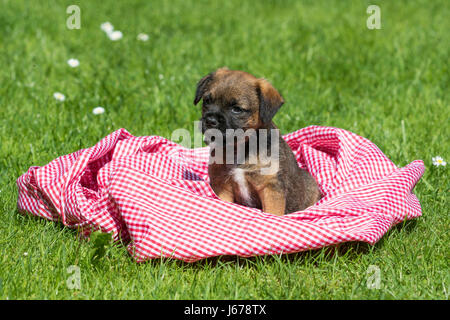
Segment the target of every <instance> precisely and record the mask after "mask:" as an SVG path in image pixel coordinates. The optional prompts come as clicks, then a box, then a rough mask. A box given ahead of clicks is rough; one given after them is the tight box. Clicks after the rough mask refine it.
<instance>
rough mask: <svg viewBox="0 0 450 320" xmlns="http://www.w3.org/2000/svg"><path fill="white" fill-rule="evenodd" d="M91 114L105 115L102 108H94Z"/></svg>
mask: <svg viewBox="0 0 450 320" xmlns="http://www.w3.org/2000/svg"><path fill="white" fill-rule="evenodd" d="M92 113H93V114H96V115H97V114H102V113H105V109H104V108H102V107H96V108H94V109H93V110H92Z"/></svg>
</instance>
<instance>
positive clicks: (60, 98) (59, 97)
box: [53, 92, 66, 101]
mask: <svg viewBox="0 0 450 320" xmlns="http://www.w3.org/2000/svg"><path fill="white" fill-rule="evenodd" d="M53 98H55V99H56V100H58V101H64V100H66V96H65V95H63V94H62V93H61V92H55V93H54V94H53Z"/></svg>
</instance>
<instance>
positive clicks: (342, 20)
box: [0, 0, 450, 299]
mask: <svg viewBox="0 0 450 320" xmlns="http://www.w3.org/2000/svg"><path fill="white" fill-rule="evenodd" d="M0 4H1V6H0V35H1V36H0V65H1V69H0V84H1V86H0V218H1V221H2V223H1V224H0V299H448V295H449V290H450V286H449V285H450V283H449V280H450V277H449V275H450V274H449V252H450V250H449V243H450V239H449V211H448V205H449V201H448V200H449V197H448V194H449V179H448V167H446V166H439V167H436V166H434V165H433V163H432V157H435V156H442V157H443V158H444V160H447V161H448V160H450V153H449V150H450V148H449V130H448V129H449V126H448V122H449V111H450V108H449V93H450V91H449V69H448V67H449V43H450V34H449V32H448V30H450V23H449V20H448V17H449V13H450V12H449V11H450V6H449V3H448V1H444V0H442V1H432V2H430V1H411V0H410V1H370V2H369V1H312V0H311V1H270V0H258V1H242V0H232V1H230V0H227V1H206V0H205V1H203V0H176V1H175V0H171V1H113V0H103V1H98V0H95V1H94V0H91V1H87V0H86V1H75V0H69V1H25V0H0ZM72 4H76V5H78V6H79V7H80V9H81V15H80V17H81V28H80V29H73V30H71V29H68V28H67V26H66V20H67V18H68V17H69V14H67V13H66V8H67V7H68V6H69V5H72ZM370 4H377V5H378V6H379V7H380V9H381V29H379V30H369V29H368V28H367V26H366V20H367V18H368V17H369V14H368V13H366V9H367V7H368V6H369V5H370ZM106 21H109V22H111V23H112V24H113V25H114V27H115V28H116V29H117V30H120V31H121V32H122V33H123V38H122V39H119V40H117V41H112V40H110V39H109V38H108V37H107V36H106V35H105V33H104V32H103V31H102V30H101V29H100V25H101V24H102V23H103V22H106ZM139 33H146V34H148V36H149V39H148V41H139V40H137V35H138V34H139ZM70 58H76V59H78V60H79V62H80V65H79V66H78V67H76V68H71V67H70V66H69V65H68V64H67V60H69V59H70ZM221 66H228V67H229V68H231V69H242V70H246V71H248V72H251V73H253V74H255V75H256V76H258V77H265V78H267V79H269V80H270V81H271V82H272V83H273V84H274V85H275V87H277V88H279V89H280V91H281V93H282V94H283V96H284V98H285V100H286V103H285V105H284V106H283V108H282V109H281V111H280V112H279V113H278V114H277V115H276V117H275V119H274V122H275V123H276V124H277V125H278V126H279V128H280V129H281V130H282V131H283V132H284V133H288V132H291V131H294V130H297V129H299V128H302V127H305V126H308V125H312V124H315V125H324V126H335V127H340V128H343V129H347V130H350V131H352V132H355V133H356V134H359V135H362V136H364V137H366V138H368V139H369V140H371V141H373V142H374V143H375V144H377V145H378V146H379V148H380V149H381V150H382V151H383V152H384V153H385V154H386V155H387V156H388V157H389V158H390V159H391V160H392V161H393V162H394V163H395V164H396V165H398V166H405V165H406V164H408V163H410V162H411V161H413V160H415V159H422V160H424V162H425V165H426V171H425V174H424V176H423V177H422V179H421V180H420V182H419V183H418V184H417V185H416V187H415V194H416V195H417V197H418V198H419V200H420V202H421V205H422V210H423V216H422V217H420V218H418V219H416V220H412V221H406V222H405V223H403V224H401V225H397V226H395V227H393V228H392V229H391V230H390V231H389V232H388V233H387V234H386V235H385V236H384V237H383V238H382V239H381V240H380V241H379V242H378V243H377V244H375V245H374V246H370V245H366V244H358V243H356V244H343V245H341V246H337V247H335V248H324V249H322V250H317V251H311V252H303V253H298V254H291V255H288V256H286V255H285V256H269V257H256V258H249V259H244V258H237V257H228V258H226V259H225V258H223V259H211V260H206V261H200V262H197V263H194V264H187V263H182V262H178V261H173V260H160V259H158V260H152V261H149V262H147V263H142V264H137V263H135V262H134V261H133V260H132V258H131V257H130V256H129V254H128V253H127V251H126V249H125V248H124V247H123V246H120V245H111V246H109V247H108V248H107V251H106V254H105V255H104V256H103V257H102V258H101V259H97V260H93V259H92V252H93V250H94V247H93V244H92V243H91V242H87V241H85V240H79V239H78V237H77V233H76V231H74V230H70V229H68V228H65V227H64V226H62V225H60V224H56V223H53V222H49V221H46V220H43V219H38V218H33V217H30V216H26V215H22V214H20V213H19V212H18V211H17V204H16V201H17V188H16V184H15V181H16V179H17V178H18V177H19V176H20V175H21V174H22V173H24V172H25V171H26V170H27V169H28V168H29V167H30V166H33V165H39V166H41V165H45V164H46V163H48V162H49V161H51V160H53V159H54V158H56V157H58V156H60V155H64V154H68V153H71V152H74V151H76V150H78V149H80V148H86V147H89V146H92V145H93V144H95V143H96V142H97V141H99V140H100V139H101V138H102V137H104V136H106V135H107V134H108V133H110V132H112V131H114V130H116V129H119V128H126V129H127V130H128V131H129V132H130V133H132V134H133V135H135V136H141V135H160V136H164V137H166V138H170V137H171V133H172V132H173V131H174V130H175V129H178V128H186V129H188V130H190V131H191V133H193V131H194V124H193V122H194V121H195V120H197V119H198V118H199V116H200V109H199V107H198V106H197V107H195V106H193V104H192V101H193V98H194V92H195V85H196V83H197V81H198V80H199V79H200V78H201V77H202V76H203V75H205V74H207V73H208V72H210V71H212V70H214V69H216V68H217V67H221ZM55 92H61V93H63V94H64V95H65V100H64V101H63V102H61V101H58V100H56V99H55V98H54V97H53V94H54V93H55ZM97 106H102V107H103V108H104V109H105V113H103V114H100V115H95V114H93V112H92V110H93V109H94V108H95V107H97ZM73 265H74V266H77V267H78V268H79V271H80V276H81V278H80V279H81V282H80V286H79V287H76V288H73V287H72V288H71V287H70V285H68V280H69V279H70V277H71V275H72V273H71V271H69V272H68V268H69V267H70V266H73ZM69 270H70V269H69ZM374 270H375V271H374ZM377 272H379V279H380V281H379V286H378V288H374V286H373V285H371V284H372V282H371V281H372V280H373V276H374V275H376V274H378V273H377ZM69 282H70V281H69Z"/></svg>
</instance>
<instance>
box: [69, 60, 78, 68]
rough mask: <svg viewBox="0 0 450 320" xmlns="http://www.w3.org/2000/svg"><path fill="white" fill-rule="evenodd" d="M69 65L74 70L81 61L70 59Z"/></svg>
mask: <svg viewBox="0 0 450 320" xmlns="http://www.w3.org/2000/svg"><path fill="white" fill-rule="evenodd" d="M67 64H68V65H69V66H71V67H72V68H76V67H78V66H79V65H80V61H78V60H77V59H69V60H67Z"/></svg>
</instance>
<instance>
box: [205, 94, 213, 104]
mask: <svg viewBox="0 0 450 320" xmlns="http://www.w3.org/2000/svg"><path fill="white" fill-rule="evenodd" d="M211 102H212V97H211V94H207V95H205V96H204V97H203V103H204V104H211Z"/></svg>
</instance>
